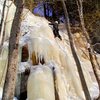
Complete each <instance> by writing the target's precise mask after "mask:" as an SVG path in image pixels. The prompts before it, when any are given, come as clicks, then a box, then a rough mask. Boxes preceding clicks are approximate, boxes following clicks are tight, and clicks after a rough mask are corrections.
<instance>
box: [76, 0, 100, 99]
mask: <svg viewBox="0 0 100 100" xmlns="http://www.w3.org/2000/svg"><path fill="white" fill-rule="evenodd" d="M76 2H77V6H78V12H79V17H80V23H81V28H82V31H83V35H84V36H85V38H86V40H87V43H88V44H89V47H88V52H89V57H90V62H91V65H92V68H93V71H94V74H95V77H96V80H97V82H98V85H99V90H100V79H99V76H98V74H97V68H96V66H98V64H97V62H96V61H95V58H96V56H95V55H93V47H92V46H91V40H90V37H89V35H88V33H87V30H86V28H85V23H84V17H83V6H82V0H76ZM99 94H100V93H99ZM99 99H100V95H99Z"/></svg>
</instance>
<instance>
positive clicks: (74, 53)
mask: <svg viewBox="0 0 100 100" xmlns="http://www.w3.org/2000/svg"><path fill="white" fill-rule="evenodd" d="M62 4H63V8H64V13H65V19H66V28H67V31H68V36H69V41H70V47H71V50H72V54H73V57H74V60H75V63H76V66H77V69H78V73H79V77H80V80H81V84H82V88H83V91H84V94H85V98H86V100H91V97H90V93H89V90H88V87H87V84H86V81H85V78H84V74H83V71H82V68H81V64H80V61H79V59H78V56H77V54H76V51H75V48H74V43H73V38H72V34H71V27H70V21H69V16H68V12H67V7H66V5H65V2H64V0H62Z"/></svg>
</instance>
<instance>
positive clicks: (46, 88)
mask: <svg viewBox="0 0 100 100" xmlns="http://www.w3.org/2000/svg"><path fill="white" fill-rule="evenodd" d="M33 68H34V66H33ZM27 93H28V100H55V93H54V82H53V75H52V70H51V69H50V68H49V67H48V66H42V65H38V66H35V68H34V69H33V71H32V73H31V75H30V76H29V79H28V86H27Z"/></svg>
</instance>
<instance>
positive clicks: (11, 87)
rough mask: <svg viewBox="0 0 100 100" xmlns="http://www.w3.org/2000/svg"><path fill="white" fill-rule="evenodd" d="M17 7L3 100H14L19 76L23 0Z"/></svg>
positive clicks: (17, 0)
mask: <svg viewBox="0 0 100 100" xmlns="http://www.w3.org/2000/svg"><path fill="white" fill-rule="evenodd" d="M15 5H16V7H17V9H16V13H15V17H14V20H13V24H12V29H11V36H10V39H9V55H8V68H7V73H6V79H5V84H4V89H3V98H2V100H13V97H14V92H15V84H16V75H17V63H18V42H19V37H20V21H21V13H22V9H23V0H16V1H15Z"/></svg>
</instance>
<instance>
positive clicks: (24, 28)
mask: <svg viewBox="0 0 100 100" xmlns="http://www.w3.org/2000/svg"><path fill="white" fill-rule="evenodd" d="M48 23H49V22H48V21H47V20H46V19H45V18H43V17H38V16H35V15H33V14H32V13H30V12H29V11H28V10H27V9H24V11H23V21H22V23H21V33H22V34H25V33H27V34H26V35H24V36H23V37H22V38H21V41H20V44H21V45H25V44H28V51H29V61H30V62H32V65H33V66H32V68H33V69H34V72H31V74H30V76H29V81H28V98H29V100H33V99H31V98H34V100H38V99H43V100H49V98H48V99H45V98H44V97H45V95H44V94H45V93H46V91H45V93H44V94H43V95H44V97H42V96H40V94H41V93H40V94H38V93H37V92H36V91H37V90H39V86H42V85H41V84H40V83H38V82H37V85H38V84H39V86H38V88H37V86H36V88H35V86H34V85H36V83H35V82H36V81H49V79H47V80H44V78H40V77H41V73H42V71H43V69H42V67H43V68H44V67H45V66H46V67H50V68H52V67H54V69H55V71H54V72H55V80H56V81H55V88H56V90H57V93H58V96H59V99H60V100H84V99H85V97H84V94H83V90H82V87H81V83H80V79H79V75H78V71H77V67H76V65H75V61H74V59H73V57H72V54H71V50H70V46H69V42H68V41H69V40H68V36H67V34H66V33H67V31H66V30H62V31H60V34H61V35H62V38H63V40H62V41H60V40H59V39H58V38H54V36H53V32H52V29H51V28H50V26H49V25H48ZM25 38H26V39H25ZM66 40H67V42H68V43H67V42H66ZM76 49H77V48H76ZM77 54H78V56H79V58H80V61H81V64H82V69H83V72H84V76H85V79H86V82H87V86H88V89H89V91H90V94H91V97H92V98H94V97H96V96H98V91H99V90H98V85H97V83H96V80H95V79H94V80H92V78H91V75H90V72H92V73H93V70H92V68H91V64H90V62H89V60H87V59H84V58H82V57H81V53H78V50H77ZM42 62H43V63H42ZM41 63H42V64H43V65H42V66H41ZM85 63H86V64H85ZM36 65H37V67H40V69H39V71H37V69H38V68H37V69H36ZM40 70H41V71H40ZM39 74H40V76H39ZM48 74H49V72H48ZM46 77H48V76H47V75H46ZM93 77H94V76H93ZM38 78H39V79H38ZM33 79H34V80H33ZM94 83H95V85H94ZM44 84H45V83H44ZM46 85H48V84H46ZM48 87H49V88H50V84H49V86H48ZM41 88H42V87H41ZM45 88H46V87H45V86H44V87H43V88H42V89H43V90H44V89H45ZM35 89H36V91H35ZM51 89H52V88H50V90H51ZM95 89H97V90H96V93H97V94H94V91H95ZM40 90H41V89H40ZM40 90H39V91H40ZM51 91H52V90H51ZM34 93H35V95H33V94H34ZM37 95H38V96H37ZM35 96H36V97H35ZM47 97H48V96H47ZM52 100H53V99H52Z"/></svg>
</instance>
